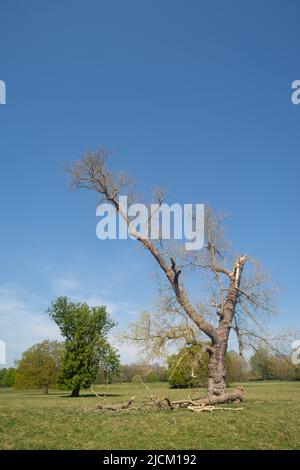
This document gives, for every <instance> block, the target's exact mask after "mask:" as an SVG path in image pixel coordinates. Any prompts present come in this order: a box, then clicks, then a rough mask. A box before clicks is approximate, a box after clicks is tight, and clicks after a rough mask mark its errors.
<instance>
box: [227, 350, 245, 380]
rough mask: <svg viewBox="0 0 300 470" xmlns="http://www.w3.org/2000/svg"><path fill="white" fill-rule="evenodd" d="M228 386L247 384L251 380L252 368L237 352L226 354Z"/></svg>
mask: <svg viewBox="0 0 300 470" xmlns="http://www.w3.org/2000/svg"><path fill="white" fill-rule="evenodd" d="M226 371H227V373H226V384H228V385H229V384H231V383H232V382H245V381H247V380H249V372H250V367H249V365H248V363H247V361H246V360H245V359H244V358H243V357H241V355H240V354H238V353H237V352H236V351H228V352H227V354H226Z"/></svg>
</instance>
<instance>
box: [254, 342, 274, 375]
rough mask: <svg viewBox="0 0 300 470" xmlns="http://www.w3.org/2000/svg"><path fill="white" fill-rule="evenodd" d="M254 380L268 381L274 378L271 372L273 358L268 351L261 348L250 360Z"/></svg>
mask: <svg viewBox="0 0 300 470" xmlns="http://www.w3.org/2000/svg"><path fill="white" fill-rule="evenodd" d="M250 365H251V369H252V372H253V374H254V378H257V379H262V380H268V379H271V378H273V377H272V372H271V356H270V354H269V352H268V351H267V350H266V349H263V348H260V349H258V350H257V351H255V353H254V354H253V356H252V357H251V358H250Z"/></svg>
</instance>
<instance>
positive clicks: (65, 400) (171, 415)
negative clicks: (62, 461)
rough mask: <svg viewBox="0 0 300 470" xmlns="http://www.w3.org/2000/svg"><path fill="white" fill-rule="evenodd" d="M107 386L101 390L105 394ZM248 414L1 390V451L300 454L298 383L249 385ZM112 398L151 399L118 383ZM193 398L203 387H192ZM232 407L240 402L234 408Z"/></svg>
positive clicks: (182, 393) (178, 393)
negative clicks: (107, 405)
mask: <svg viewBox="0 0 300 470" xmlns="http://www.w3.org/2000/svg"><path fill="white" fill-rule="evenodd" d="M150 388H151V392H152V393H153V394H156V395H159V396H163V395H168V396H170V397H172V398H173V399H175V398H183V397H186V396H187V395H188V394H189V393H190V391H187V390H170V389H168V388H167V384H155V385H154V384H153V385H150ZM105 389H106V387H105V386H99V387H97V392H98V393H104V392H105ZM245 389H246V395H247V401H246V402H245V403H244V404H243V405H242V406H243V407H244V409H243V410H242V411H236V412H233V411H222V410H219V411H215V412H213V413H208V412H202V413H193V412H191V411H188V410H184V409H182V410H176V411H156V412H146V411H138V412H134V411H130V412H128V411H126V412H118V413H108V412H105V413H103V412H96V411H95V408H96V405H97V404H98V403H99V402H100V399H99V398H97V397H96V396H94V395H92V393H91V392H89V391H85V392H83V394H82V396H81V397H79V398H69V397H68V396H67V395H66V394H64V393H62V392H59V391H53V392H52V393H51V394H50V395H49V396H43V395H41V394H40V392H38V391H26V392H21V391H18V392H17V391H13V390H5V389H0V390H1V391H0V437H1V440H0V442H1V444H0V447H1V449H112V450H115V449H148V450H149V449H299V448H300V433H299V429H300V382H261V383H257V382H256V383H247V384H245ZM108 393H109V395H110V396H109V397H107V399H109V400H110V401H111V402H112V403H113V402H122V401H125V400H126V399H127V398H128V397H131V396H133V395H136V396H137V399H136V400H137V401H142V400H143V399H144V398H145V389H143V387H142V386H141V385H135V384H121V385H119V384H116V385H111V386H110V388H109V392H108ZM192 393H193V395H194V396H195V395H198V396H199V393H201V394H203V390H201V391H199V390H197V391H196V390H193V392H192ZM233 406H234V405H233Z"/></svg>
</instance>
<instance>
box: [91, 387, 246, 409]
mask: <svg viewBox="0 0 300 470" xmlns="http://www.w3.org/2000/svg"><path fill="white" fill-rule="evenodd" d="M135 398H136V397H131V398H130V400H127V401H126V402H124V403H119V404H110V403H103V404H98V405H97V408H96V409H97V410H98V411H112V412H117V411H126V410H127V411H128V410H131V411H138V410H148V411H151V410H163V409H169V410H175V409H178V408H187V409H188V410H190V411H195V412H201V411H210V412H212V411H214V410H226V411H240V410H242V409H243V408H229V407H220V406H219V405H221V404H227V403H240V402H241V401H243V398H244V391H243V388H242V387H238V388H237V389H236V390H234V391H233V392H230V393H226V394H224V395H222V396H220V397H205V398H198V399H192V398H191V397H188V398H187V399H186V400H176V401H171V400H170V399H169V398H168V397H166V396H165V397H162V398H158V397H155V396H154V395H150V399H149V400H148V401H147V402H145V403H141V404H139V405H136V406H135V405H134V401H135Z"/></svg>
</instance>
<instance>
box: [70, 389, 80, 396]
mask: <svg viewBox="0 0 300 470" xmlns="http://www.w3.org/2000/svg"><path fill="white" fill-rule="evenodd" d="M79 392H80V389H79V388H75V389H74V390H72V393H71V397H79Z"/></svg>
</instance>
